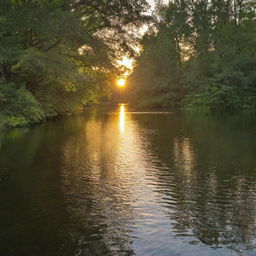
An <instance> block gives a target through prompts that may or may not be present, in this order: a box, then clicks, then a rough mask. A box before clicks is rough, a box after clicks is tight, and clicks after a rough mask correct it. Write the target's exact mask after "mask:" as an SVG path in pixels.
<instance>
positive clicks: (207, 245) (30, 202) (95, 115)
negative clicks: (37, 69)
mask: <svg viewBox="0 0 256 256" xmlns="http://www.w3.org/2000/svg"><path fill="white" fill-rule="evenodd" d="M255 153H256V118H255V117H254V116H251V115H243V116H241V115H221V116H220V115H219V116H211V115H199V114H193V113H176V112H171V111H163V110H161V111H144V112H141V111H136V110H134V109H132V108H130V107H129V106H128V105H120V106H118V107H117V108H116V109H113V110H112V109H111V110H103V109H91V110H88V111H86V113H85V114H84V115H80V116H76V117H70V118H67V119H59V120H54V121H49V122H47V123H45V124H42V125H39V126H36V127H34V128H32V129H28V128H25V129H18V130H13V131H11V132H9V133H7V134H2V135H0V255H3V256H44V255H45V256H46V255H47V256H98V255H99V256H109V255H111V256H112V255H117V256H130V255H137V256H153V255H155V256H233V255H234V256H240V255H243V256H245V255H246V256H247V255H248V256H255V255H256V155H255Z"/></svg>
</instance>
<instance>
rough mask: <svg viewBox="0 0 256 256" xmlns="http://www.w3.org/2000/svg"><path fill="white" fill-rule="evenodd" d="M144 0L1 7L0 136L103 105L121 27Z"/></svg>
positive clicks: (11, 0)
mask: <svg viewBox="0 0 256 256" xmlns="http://www.w3.org/2000/svg"><path fill="white" fill-rule="evenodd" d="M146 9H147V2H146V1H145V0H136V1H135V0H112V1H108V0H0V130H1V129H5V128H8V127H16V126H24V125H29V124H31V123H35V122H40V121H41V120H43V119H45V118H48V117H53V116H56V115H62V114H69V113H74V112H78V111H81V110H82V109H83V107H84V106H85V105H87V104H89V103H97V102H103V101H104V100H106V98H108V97H109V94H110V87H111V83H112V81H113V77H114V76H115V73H116V72H118V71H117V70H116V69H115V67H114V66H113V65H112V63H113V61H112V60H113V58H114V57H115V53H116V52H118V47H124V46H125V44H127V38H125V36H124V35H125V33H124V32H125V31H124V29H123V27H124V26H128V25H129V24H134V23H135V22H139V21H141V20H142V19H143V15H142V13H144V11H145V10H146Z"/></svg>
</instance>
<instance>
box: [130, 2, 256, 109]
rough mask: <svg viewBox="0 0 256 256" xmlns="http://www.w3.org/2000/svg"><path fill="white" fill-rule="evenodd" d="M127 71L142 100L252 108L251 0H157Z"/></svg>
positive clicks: (255, 53) (255, 16)
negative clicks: (164, 2) (165, 2)
mask: <svg viewBox="0 0 256 256" xmlns="http://www.w3.org/2000/svg"><path fill="white" fill-rule="evenodd" d="M156 20H157V22H156V24H157V26H156V28H155V29H153V32H151V33H150V34H147V35H145V36H144V39H143V42H142V45H143V52H142V54H141V56H140V57H139V58H138V65H137V67H136V68H135V71H134V73H133V74H132V76H131V77H130V84H131V86H130V87H131V92H130V97H131V100H132V101H133V102H136V103H139V104H140V105H142V106H176V107H177V106H178V107H187V108H196V109H201V110H204V111H211V110H214V111H219V110H241V109H256V2H255V0H211V1H210V0H198V1H193V0H174V1H171V2H170V3H169V5H167V6H165V5H161V3H159V6H158V13H157V16H156Z"/></svg>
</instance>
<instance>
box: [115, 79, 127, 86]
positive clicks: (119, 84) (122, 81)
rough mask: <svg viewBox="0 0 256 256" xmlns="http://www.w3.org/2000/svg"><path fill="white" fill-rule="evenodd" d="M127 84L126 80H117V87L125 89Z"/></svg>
mask: <svg viewBox="0 0 256 256" xmlns="http://www.w3.org/2000/svg"><path fill="white" fill-rule="evenodd" d="M125 82H126V80H125V79H124V78H119V79H117V85H118V86H120V87H124V86H125Z"/></svg>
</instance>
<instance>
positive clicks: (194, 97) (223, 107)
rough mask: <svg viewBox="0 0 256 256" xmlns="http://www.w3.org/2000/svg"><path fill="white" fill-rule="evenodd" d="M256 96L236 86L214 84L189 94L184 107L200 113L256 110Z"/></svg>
mask: <svg viewBox="0 0 256 256" xmlns="http://www.w3.org/2000/svg"><path fill="white" fill-rule="evenodd" d="M255 99H256V94H254V96H253V94H252V92H249V93H248V92H245V91H244V90H243V89H240V88H238V87H236V86H227V85H221V84H217V83H213V84H211V85H208V86H203V87H201V89H199V91H197V92H195V93H191V94H188V95H187V96H186V97H185V99H184V101H183V105H184V106H185V108H192V109H197V110H200V111H205V112H208V111H233V110H236V111H237V110H244V109H255V103H254V102H255Z"/></svg>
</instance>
